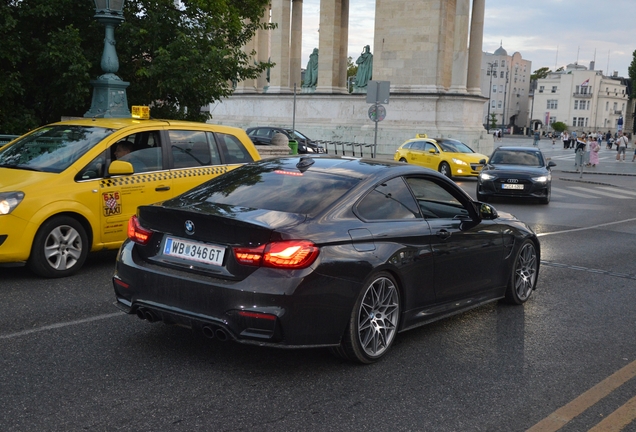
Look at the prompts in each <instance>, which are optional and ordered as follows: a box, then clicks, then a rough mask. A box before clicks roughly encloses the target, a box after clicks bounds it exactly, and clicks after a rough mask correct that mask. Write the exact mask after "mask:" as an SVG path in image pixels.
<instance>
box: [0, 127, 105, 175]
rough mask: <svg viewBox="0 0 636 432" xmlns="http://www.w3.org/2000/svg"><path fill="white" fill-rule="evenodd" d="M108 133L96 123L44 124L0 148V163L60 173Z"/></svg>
mask: <svg viewBox="0 0 636 432" xmlns="http://www.w3.org/2000/svg"><path fill="white" fill-rule="evenodd" d="M111 133H113V130H112V129H105V128H100V127H83V126H46V127H43V128H41V129H38V130H36V131H35V132H33V133H32V134H29V135H27V136H25V137H24V138H22V139H20V140H18V141H15V142H14V143H13V144H11V145H10V146H8V147H5V148H4V149H2V150H0V167H9V168H18V169H27V170H33V171H45V172H53V173H60V172H62V171H64V170H65V169H66V168H68V167H69V166H71V164H72V163H73V162H75V161H76V160H77V159H79V158H80V157H82V156H83V155H84V153H86V152H87V151H88V150H90V149H91V148H93V147H94V146H95V145H96V144H97V143H99V142H100V141H101V140H103V139H104V138H105V137H107V136H108V135H110V134H111Z"/></svg>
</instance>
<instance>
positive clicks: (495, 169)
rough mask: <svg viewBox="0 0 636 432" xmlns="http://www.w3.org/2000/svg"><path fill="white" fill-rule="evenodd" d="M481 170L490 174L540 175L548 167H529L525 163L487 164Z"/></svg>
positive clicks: (546, 170)
mask: <svg viewBox="0 0 636 432" xmlns="http://www.w3.org/2000/svg"><path fill="white" fill-rule="evenodd" d="M482 172H489V173H491V174H504V173H505V174H519V175H523V174H526V175H541V174H546V173H547V172H548V169H547V168H545V167H531V166H526V165H487V166H486V169H485V170H484V171H482Z"/></svg>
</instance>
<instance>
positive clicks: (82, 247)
mask: <svg viewBox="0 0 636 432" xmlns="http://www.w3.org/2000/svg"><path fill="white" fill-rule="evenodd" d="M89 248H90V247H89V245H88V236H87V235H86V231H85V230H84V227H83V226H82V224H80V223H79V222H78V221H77V220H75V219H73V218H71V217H68V216H56V217H53V218H51V219H49V220H48V221H46V222H44V223H43V224H42V226H41V227H40V229H39V230H38V233H37V234H36V235H35V239H34V240H33V246H32V248H31V256H30V257H29V268H30V269H31V271H33V272H34V273H36V274H37V275H39V276H42V277H47V278H60V277H65V276H70V275H72V274H74V273H76V272H77V271H78V270H79V269H80V268H81V267H82V265H83V264H84V261H86V256H87V255H88V250H89Z"/></svg>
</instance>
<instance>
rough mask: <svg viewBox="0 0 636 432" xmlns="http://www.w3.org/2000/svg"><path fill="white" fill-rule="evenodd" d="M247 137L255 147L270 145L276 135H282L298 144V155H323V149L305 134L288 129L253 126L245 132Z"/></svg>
mask: <svg viewBox="0 0 636 432" xmlns="http://www.w3.org/2000/svg"><path fill="white" fill-rule="evenodd" d="M245 132H247V135H248V136H249V137H250V139H251V140H252V141H253V142H254V144H256V145H271V144H272V138H273V137H274V135H276V133H282V134H283V135H285V136H286V137H287V139H290V140H296V141H297V142H298V153H300V154H305V153H325V148H324V147H323V146H322V145H319V144H317V143H315V142H313V141H312V140H311V139H310V138H308V137H307V136H306V135H305V134H302V133H300V132H299V131H297V130H295V131H292V130H291V129H288V128H282V127H273V126H255V127H250V128H247V129H246V130H245Z"/></svg>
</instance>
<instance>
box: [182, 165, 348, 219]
mask: <svg viewBox="0 0 636 432" xmlns="http://www.w3.org/2000/svg"><path fill="white" fill-rule="evenodd" d="M263 168H264V166H263V165H245V166H243V167H240V168H237V169H235V170H232V171H230V172H228V173H227V174H224V175H222V176H219V177H216V178H214V179H212V180H210V181H208V182H207V183H204V184H202V185H201V186H198V187H196V188H194V189H192V190H191V191H189V192H186V193H185V194H183V195H181V196H180V197H178V198H177V200H178V201H180V204H181V205H192V204H196V203H197V202H209V203H216V204H227V205H231V206H239V207H246V208H256V209H264V210H275V211H281V212H288V213H298V214H305V215H309V216H313V215H316V214H318V213H320V212H321V211H322V210H324V209H325V208H327V207H328V206H329V205H331V204H332V203H333V202H335V201H336V200H337V199H338V198H340V197H342V196H343V195H344V194H345V193H347V191H349V190H350V189H351V188H353V187H354V186H355V185H356V184H358V182H359V181H360V180H359V179H357V178H352V177H347V176H340V175H333V174H329V173H324V172H318V171H311V170H309V171H306V172H304V173H303V172H300V171H298V170H297V169H293V170H292V169H286V168H285V167H280V169H270V168H269V167H268V169H266V170H264V169H263Z"/></svg>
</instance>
